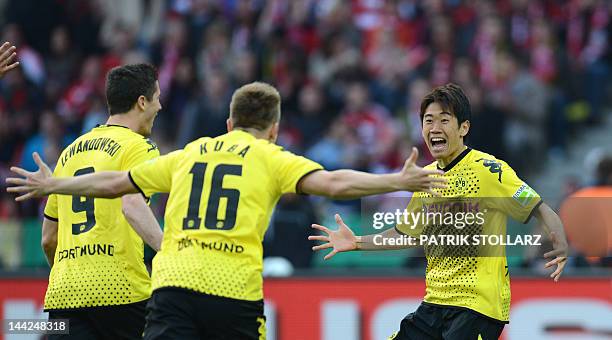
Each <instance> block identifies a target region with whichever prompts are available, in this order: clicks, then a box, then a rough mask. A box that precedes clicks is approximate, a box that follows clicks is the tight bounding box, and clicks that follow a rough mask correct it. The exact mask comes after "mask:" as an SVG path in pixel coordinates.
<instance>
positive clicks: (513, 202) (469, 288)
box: [309, 84, 567, 340]
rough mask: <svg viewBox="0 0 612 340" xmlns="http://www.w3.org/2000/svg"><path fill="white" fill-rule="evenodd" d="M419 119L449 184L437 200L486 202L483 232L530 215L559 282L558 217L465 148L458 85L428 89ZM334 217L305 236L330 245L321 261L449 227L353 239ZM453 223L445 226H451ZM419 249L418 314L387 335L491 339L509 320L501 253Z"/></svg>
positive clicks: (413, 204) (505, 170)
mask: <svg viewBox="0 0 612 340" xmlns="http://www.w3.org/2000/svg"><path fill="white" fill-rule="evenodd" d="M420 116H421V120H422V136H423V139H424V140H425V143H426V144H427V147H428V148H429V151H430V152H431V154H432V156H433V157H434V158H435V159H436V161H435V162H433V163H432V164H430V165H428V166H426V167H425V168H426V169H436V168H437V169H439V170H443V171H444V175H443V176H444V178H447V179H448V182H449V188H448V189H440V190H436V192H437V193H438V194H440V195H441V196H442V198H441V199H438V201H441V202H442V203H444V202H446V203H448V202H449V201H456V200H458V199H464V200H466V199H474V200H480V201H481V202H484V204H486V205H488V207H489V209H490V212H489V213H487V214H486V218H485V222H484V226H483V230H481V232H482V233H484V234H487V233H493V232H501V233H505V230H506V221H507V217H508V216H509V217H511V218H513V219H515V220H518V221H520V222H523V223H527V222H528V221H529V219H530V218H531V216H535V217H536V218H537V219H538V220H539V222H540V223H541V224H542V225H543V226H544V227H545V229H546V231H547V232H548V233H549V235H550V236H551V239H552V240H553V246H554V250H553V251H550V252H548V253H547V254H545V257H547V258H554V259H551V261H549V262H548V263H547V264H546V267H552V266H555V265H556V266H557V268H556V270H555V271H554V272H553V273H552V274H551V277H552V278H554V280H555V281H558V280H559V277H560V275H561V272H562V271H563V268H564V266H565V263H566V259H567V257H566V256H567V242H566V240H565V234H564V232H563V226H562V225H561V221H560V219H559V217H558V216H557V214H556V213H555V212H554V211H553V210H552V209H551V208H550V207H548V206H547V205H546V204H545V203H543V202H542V199H541V198H540V197H539V195H538V194H537V193H536V192H535V191H534V190H533V189H531V188H530V187H529V186H528V185H527V184H525V183H524V182H523V181H522V180H520V179H519V178H518V176H517V175H516V173H515V172H514V171H513V170H512V169H511V168H510V167H509V166H508V164H506V163H505V162H503V161H501V160H498V159H496V158H495V157H493V156H491V155H489V154H486V153H484V152H481V151H478V150H474V149H471V148H469V147H467V146H466V145H465V143H464V139H465V137H466V135H467V134H468V132H469V129H470V116H471V111H470V104H469V101H468V99H467V97H466V96H465V94H464V93H463V91H462V90H461V88H460V87H459V86H456V85H454V84H448V85H445V86H440V87H438V88H436V89H434V90H433V91H432V92H431V93H429V94H428V95H427V96H426V97H425V98H424V99H423V101H422V102H421V108H420ZM431 199H433V198H432V197H431V195H430V194H428V193H415V195H414V196H413V198H412V199H411V201H410V204H409V205H408V208H407V211H408V212H417V211H420V210H421V208H422V207H424V206H425V205H423V202H424V201H426V200H431ZM336 222H337V223H338V225H339V229H338V230H336V231H332V230H329V229H328V228H326V227H324V226H320V225H313V227H314V228H316V229H319V230H321V231H322V232H323V233H325V234H327V235H317V236H310V237H309V239H310V240H317V241H323V242H325V243H323V244H321V245H318V246H315V247H313V250H322V249H327V248H332V251H331V252H330V253H329V254H327V255H326V257H325V258H326V259H328V258H330V257H332V256H334V255H335V254H336V253H338V252H344V251H352V250H384V249H400V248H404V247H406V245H400V246H395V245H388V244H381V243H380V242H377V243H375V242H374V237H375V236H377V235H381V236H383V237H384V238H390V239H391V238H398V237H401V236H402V235H403V234H406V235H409V236H412V237H417V236H418V235H419V234H421V235H422V234H423V233H427V234H430V235H431V234H434V235H436V234H441V233H442V232H444V231H446V230H449V228H448V227H449V226H440V225H436V224H429V225H421V226H419V228H413V227H411V226H408V225H401V224H399V225H397V226H396V227H395V228H391V229H388V230H386V231H384V232H382V233H380V234H376V235H366V236H355V235H354V234H353V232H352V231H351V230H350V229H349V228H348V226H346V225H345V224H344V222H343V221H342V219H341V218H340V216H339V215H336ZM445 227H447V229H443V228H445ZM453 227H454V226H452V225H451V226H450V228H451V231H452V228H453ZM455 227H456V226H455ZM378 239H380V236H379V237H378ZM457 249H458V248H457ZM425 250H426V256H427V262H428V264H427V269H426V275H425V281H426V287H427V288H426V294H425V298H424V301H423V303H422V304H421V306H420V307H419V308H418V309H417V310H416V312H414V313H411V314H409V315H408V316H406V317H405V318H404V320H403V321H402V322H401V327H400V330H399V332H398V333H397V334H395V335H394V337H392V339H442V338H443V339H485V340H486V339H497V338H498V337H499V335H500V334H501V332H502V330H503V328H504V324H505V323H507V322H508V319H509V308H510V279H509V276H508V274H507V262H506V257H505V255H503V256H486V257H485V256H474V255H470V256H463V255H459V256H457V255H456V253H455V255H452V254H453V251H454V250H453V249H451V248H449V247H444V246H442V247H436V248H434V247H429V248H428V247H427V246H426V247H425ZM462 250H469V249H468V248H463V249H462ZM504 254H505V253H504ZM464 255H465V254H464Z"/></svg>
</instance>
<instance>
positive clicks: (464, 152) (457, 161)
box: [436, 146, 472, 172]
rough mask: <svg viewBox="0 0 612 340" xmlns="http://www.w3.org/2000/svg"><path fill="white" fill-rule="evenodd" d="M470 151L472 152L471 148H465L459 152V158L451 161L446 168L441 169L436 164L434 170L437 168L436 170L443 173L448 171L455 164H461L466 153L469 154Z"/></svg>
mask: <svg viewBox="0 0 612 340" xmlns="http://www.w3.org/2000/svg"><path fill="white" fill-rule="evenodd" d="M470 151H472V148H470V147H469V146H468V147H467V149H465V150H463V152H461V153H460V154H459V156H457V157H455V159H453V161H452V162H450V163H448V165H447V166H445V167H444V169H442V168H441V167H440V166H439V165H438V164H436V168H438V170H442V171H444V172H446V171H449V170H450V169H452V168H453V167H454V166H455V165H457V163H459V162H461V160H462V159H464V158H465V156H467V154H468V153H470Z"/></svg>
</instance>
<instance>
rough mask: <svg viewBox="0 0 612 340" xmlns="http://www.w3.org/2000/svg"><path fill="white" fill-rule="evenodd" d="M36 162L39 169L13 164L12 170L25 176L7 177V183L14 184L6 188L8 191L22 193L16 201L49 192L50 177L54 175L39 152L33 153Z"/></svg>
mask: <svg viewBox="0 0 612 340" xmlns="http://www.w3.org/2000/svg"><path fill="white" fill-rule="evenodd" d="M32 157H33V158H34V162H36V164H37V165H38V171H36V172H30V171H27V170H25V169H22V168H19V167H16V166H13V167H11V171H12V172H14V173H16V174H18V175H20V176H23V177H24V178H21V177H9V178H7V179H6V183H7V184H11V185H13V186H11V187H8V188H6V191H8V192H16V193H20V194H22V195H21V196H17V198H15V201H25V200H28V199H30V198H34V197H41V196H45V195H48V194H49V191H48V189H49V186H50V183H49V179H50V178H51V176H52V174H53V173H52V172H51V169H49V167H48V166H47V164H45V162H43V161H42V159H41V158H40V156H39V155H38V153H37V152H34V153H33V154H32Z"/></svg>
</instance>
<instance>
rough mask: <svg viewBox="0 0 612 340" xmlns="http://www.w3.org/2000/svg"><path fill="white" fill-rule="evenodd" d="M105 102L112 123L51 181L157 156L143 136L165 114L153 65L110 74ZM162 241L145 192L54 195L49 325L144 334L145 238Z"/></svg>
mask: <svg viewBox="0 0 612 340" xmlns="http://www.w3.org/2000/svg"><path fill="white" fill-rule="evenodd" d="M106 98H107V102H108V107H109V112H110V117H109V118H108V121H107V123H106V124H105V125H100V126H97V127H96V128H94V129H92V130H91V131H89V132H87V133H85V134H84V135H82V136H80V137H79V138H77V139H76V140H75V141H74V142H73V143H72V144H71V145H69V146H68V147H67V148H66V149H65V150H64V151H63V152H62V153H61V155H60V157H59V159H58V161H57V165H56V167H55V170H54V173H53V175H54V176H60V177H65V176H80V175H84V174H89V173H95V172H100V171H108V170H129V169H131V168H133V167H134V166H136V165H138V164H140V163H143V162H145V161H147V160H150V159H152V158H155V157H158V156H159V151H158V149H157V147H156V146H155V144H154V143H153V142H151V141H150V140H149V139H148V138H147V137H146V136H148V135H149V134H150V133H151V127H152V126H153V121H154V119H155V116H156V115H157V112H158V111H159V110H160V109H161V105H160V103H159V84H158V82H157V75H156V70H155V69H154V68H153V66H151V65H147V64H137V65H126V66H122V67H117V68H114V69H113V70H111V71H110V72H109V74H108V76H107V82H106ZM35 158H36V159H39V156H38V155H36V156H35ZM130 224H131V226H132V227H133V229H132V227H130ZM139 235H140V236H139ZM161 238H162V232H161V229H160V227H159V225H158V223H157V221H156V219H155V217H154V216H153V213H152V212H151V210H150V209H149V207H148V206H147V202H146V201H145V197H143V196H142V195H141V194H132V195H126V196H123V197H122V198H117V199H112V200H109V199H95V198H93V197H83V196H79V195H50V196H49V199H48V201H47V205H46V207H45V212H44V220H43V239H42V245H43V249H44V251H45V255H46V256H47V259H48V261H49V264H50V265H51V274H50V276H49V286H48V288H47V293H46V295H45V302H44V308H45V311H48V312H49V318H50V319H69V320H70V334H69V335H68V336H66V338H69V339H134V338H138V337H141V336H142V332H143V329H144V324H145V305H146V302H147V300H148V298H149V297H150V295H151V280H150V277H149V273H148V272H147V269H146V268H145V264H144V260H143V256H144V244H143V239H144V240H145V241H146V242H147V243H148V244H149V245H150V246H151V247H152V248H154V249H156V250H157V249H159V246H160V243H161ZM50 338H51V339H55V338H64V337H63V336H61V335H50Z"/></svg>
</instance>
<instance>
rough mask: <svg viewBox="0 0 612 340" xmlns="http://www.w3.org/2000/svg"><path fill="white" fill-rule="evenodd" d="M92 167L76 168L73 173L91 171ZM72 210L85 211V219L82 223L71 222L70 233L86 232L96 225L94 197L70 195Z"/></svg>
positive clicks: (78, 174) (77, 174)
mask: <svg viewBox="0 0 612 340" xmlns="http://www.w3.org/2000/svg"><path fill="white" fill-rule="evenodd" d="M94 171H95V170H94V168H93V167H89V168H83V169H79V170H77V171H76V172H75V173H74V175H75V176H80V175H85V174H90V173H93V172H94ZM72 211H73V212H75V213H80V212H85V216H86V217H87V219H86V220H85V222H83V223H73V224H72V235H79V234H82V233H85V232H88V231H90V230H91V228H93V227H94V226H95V225H96V215H95V214H94V198H93V197H85V196H72Z"/></svg>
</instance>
